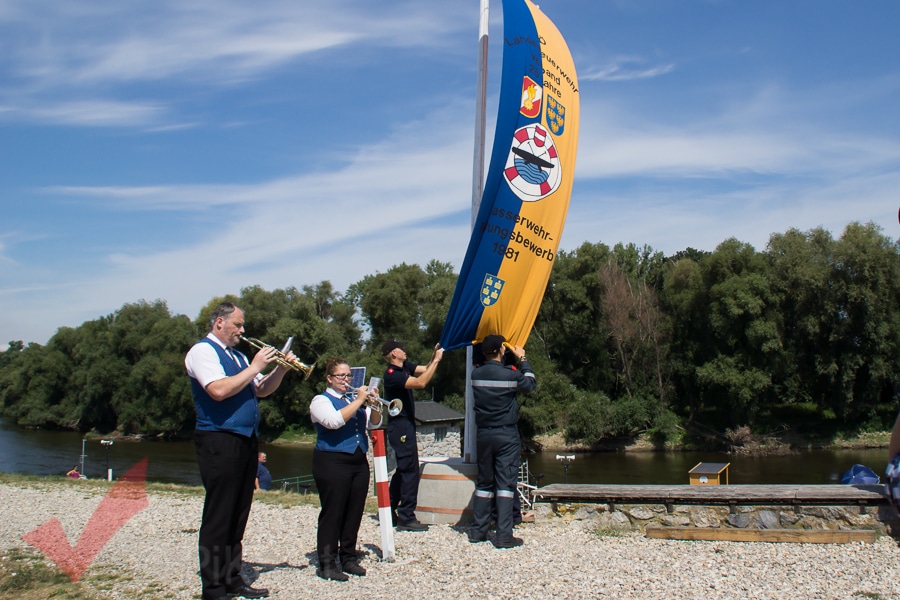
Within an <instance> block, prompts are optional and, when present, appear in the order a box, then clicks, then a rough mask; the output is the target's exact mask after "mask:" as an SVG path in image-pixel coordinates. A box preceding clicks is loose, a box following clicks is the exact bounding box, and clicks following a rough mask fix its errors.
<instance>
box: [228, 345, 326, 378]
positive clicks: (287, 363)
mask: <svg viewBox="0 0 900 600" xmlns="http://www.w3.org/2000/svg"><path fill="white" fill-rule="evenodd" d="M241 339H242V340H244V341H245V342H247V343H248V344H250V345H251V346H253V347H254V348H256V349H257V350H262V349H264V348H272V349H274V350H275V362H276V363H278V364H279V365H280V366H282V367H287V368H289V369H293V370H295V371H301V372H302V373H303V380H304V381H305V380H307V379H309V376H310V375H311V374H312V372H313V369H314V368H315V365H307V364H305V363H302V362H300V361H299V360H298V359H296V358H295V359H293V360H288V357H287V354H285V353H284V352H282V351H281V350H278V349H277V348H275V347H274V346H271V345H269V344H266V343H265V342H261V341H260V340H258V339H256V338H248V337H244V336H241Z"/></svg>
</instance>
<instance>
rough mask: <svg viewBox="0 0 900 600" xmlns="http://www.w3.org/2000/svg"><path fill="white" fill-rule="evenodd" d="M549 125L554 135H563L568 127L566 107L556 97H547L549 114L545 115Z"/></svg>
mask: <svg viewBox="0 0 900 600" xmlns="http://www.w3.org/2000/svg"><path fill="white" fill-rule="evenodd" d="M545 117H546V121H547V127H549V128H550V133H552V134H553V135H557V136H558V135H562V132H563V130H564V129H565V128H566V107H565V106H563V105H562V104H560V103H559V102H557V100H556V99H555V98H551V97H548V98H547V114H546V115H545Z"/></svg>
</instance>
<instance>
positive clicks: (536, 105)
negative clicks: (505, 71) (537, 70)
mask: <svg viewBox="0 0 900 600" xmlns="http://www.w3.org/2000/svg"><path fill="white" fill-rule="evenodd" d="M543 95H544V90H542V89H541V86H539V85H538V84H537V83H535V81H534V79H532V78H531V77H529V76H528V75H526V76H524V77H523V78H522V103H521V105H520V106H519V112H520V113H522V114H523V115H525V116H526V117H531V118H532V119H533V118H534V117H536V116H538V115H539V114H541V96H543Z"/></svg>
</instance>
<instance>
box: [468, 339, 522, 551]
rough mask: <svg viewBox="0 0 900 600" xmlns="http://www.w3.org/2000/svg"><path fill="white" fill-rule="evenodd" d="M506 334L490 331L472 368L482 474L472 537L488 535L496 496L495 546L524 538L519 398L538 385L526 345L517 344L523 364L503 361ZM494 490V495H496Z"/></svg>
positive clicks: (477, 487)
mask: <svg viewBox="0 0 900 600" xmlns="http://www.w3.org/2000/svg"><path fill="white" fill-rule="evenodd" d="M505 342H506V339H505V338H504V337H503V336H502V335H489V336H486V337H485V338H484V341H483V342H482V343H481V350H482V352H483V353H484V358H485V363H484V364H483V365H481V366H480V367H478V368H477V369H475V370H474V371H472V395H473V396H474V400H475V402H474V409H475V425H476V426H477V428H478V432H477V434H476V436H475V447H476V449H477V452H478V479H477V481H476V483H475V499H474V501H473V512H474V515H473V516H474V522H473V523H472V527H471V528H470V529H469V541H470V542H472V543H477V542H483V541H484V540H486V539H487V532H488V526H489V525H490V522H491V509H492V508H493V505H494V503H495V501H496V509H497V535H496V537H494V540H493V543H494V546H495V547H497V548H514V547H516V546H521V545H522V540H521V539H520V538H517V537H513V534H512V529H513V502H514V499H515V495H516V491H517V490H516V479H517V477H516V476H517V474H518V472H519V464H520V460H521V459H520V453H521V441H520V440H519V427H518V423H519V402H518V399H517V397H516V393H517V392H522V393H524V394H528V393H531V392H532V391H533V390H534V388H535V387H536V386H537V382H536V381H535V378H534V372H533V371H532V370H531V365H530V364H528V360H526V358H525V349H524V348H521V347H520V346H516V347H515V348H513V354H515V356H516V358H518V360H519V368H518V369H517V368H516V367H515V366H511V365H510V366H505V365H504V364H503V363H502V362H501V358H502V356H503V344H504V343H505ZM495 494H496V499H495Z"/></svg>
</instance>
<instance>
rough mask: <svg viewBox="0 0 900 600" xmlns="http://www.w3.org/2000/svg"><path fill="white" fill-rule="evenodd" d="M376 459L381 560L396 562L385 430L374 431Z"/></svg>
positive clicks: (374, 454)
mask: <svg viewBox="0 0 900 600" xmlns="http://www.w3.org/2000/svg"><path fill="white" fill-rule="evenodd" d="M371 433H372V456H373V457H374V458H375V495H376V496H377V497H378V526H379V528H380V529H381V560H385V561H388V562H394V523H393V521H391V493H390V490H389V488H388V470H387V446H386V445H385V441H384V429H373V430H372V432H371Z"/></svg>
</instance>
